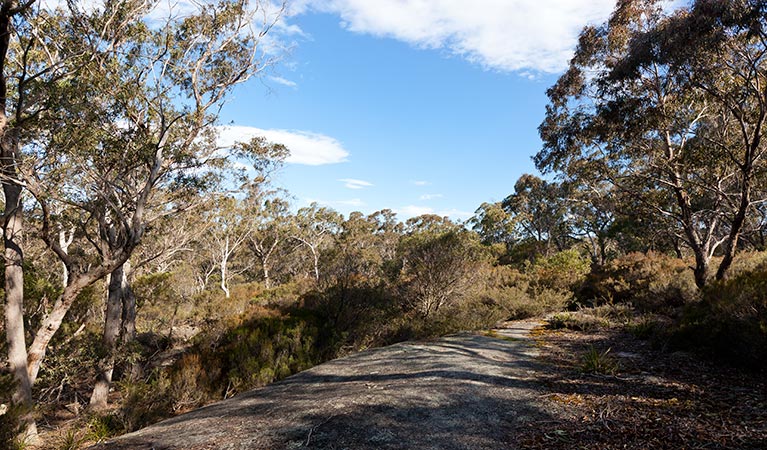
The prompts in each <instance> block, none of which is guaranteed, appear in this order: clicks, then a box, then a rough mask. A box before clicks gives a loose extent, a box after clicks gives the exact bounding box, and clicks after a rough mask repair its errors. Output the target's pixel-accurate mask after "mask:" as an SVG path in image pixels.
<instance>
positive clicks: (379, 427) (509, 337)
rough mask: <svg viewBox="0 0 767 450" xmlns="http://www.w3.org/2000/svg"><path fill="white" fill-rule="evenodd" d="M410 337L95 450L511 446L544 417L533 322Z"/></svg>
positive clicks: (209, 407)
mask: <svg viewBox="0 0 767 450" xmlns="http://www.w3.org/2000/svg"><path fill="white" fill-rule="evenodd" d="M536 325H537V323H534V322H515V323H508V324H506V325H505V326H504V327H503V329H499V330H494V332H493V333H492V334H491V335H490V336H485V335H480V334H470V333H465V334H459V335H453V336H448V337H444V338H440V339H435V340H432V341H424V342H406V343H401V344H396V345H392V346H389V347H384V348H378V349H373V350H368V351H364V352H361V353H357V354H354V355H351V356H348V357H345V358H340V359H337V360H333V361H330V362H327V363H325V364H321V365H319V366H317V367H314V368H312V369H310V370H307V371H304V372H302V373H299V374H297V375H294V376H292V377H289V378H287V379H285V380H283V381H281V382H278V383H275V384H272V385H270V386H267V387H264V388H261V389H256V390H253V391H249V392H246V393H243V394H241V395H238V396H236V397H234V398H231V399H228V400H224V401H221V402H218V403H214V404H211V405H209V406H207V407H204V408H201V409H198V410H195V411H192V412H190V413H187V414H184V415H181V416H178V417H174V418H172V419H169V420H166V421H164V422H160V423H158V424H155V425H152V426H150V427H147V428H144V429H142V430H139V431H137V432H134V433H131V434H128V435H125V436H121V437H119V438H117V439H116V440H114V441H112V442H108V443H105V444H102V445H100V446H97V447H95V448H97V449H106V448H109V449H147V450H148V449H154V450H166V449H168V450H169V449H189V450H202V449H300V448H316V449H410V448H418V449H448V450H451V449H456V450H457V449H510V448H515V447H516V445H515V436H516V434H517V433H516V431H517V430H519V429H520V427H529V426H534V425H535V423H536V422H537V421H540V420H544V421H545V420H549V419H550V417H549V415H548V413H547V412H546V411H544V410H542V409H541V408H540V406H539V402H538V397H539V396H538V393H537V392H538V388H539V385H538V384H537V382H536V381H535V380H536V377H535V374H536V373H537V371H539V370H541V368H540V367H539V366H538V363H537V362H536V361H535V359H534V357H533V355H534V350H535V348H534V345H533V342H532V341H531V340H530V339H529V337H528V334H529V330H530V329H531V328H533V327H534V326H536Z"/></svg>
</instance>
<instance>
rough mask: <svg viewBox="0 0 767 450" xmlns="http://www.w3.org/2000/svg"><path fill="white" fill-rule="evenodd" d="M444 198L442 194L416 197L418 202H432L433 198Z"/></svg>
mask: <svg viewBox="0 0 767 450" xmlns="http://www.w3.org/2000/svg"><path fill="white" fill-rule="evenodd" d="M442 197H444V196H443V195H442V194H424V195H422V196H420V197H418V199H419V200H434V199H435V198H442Z"/></svg>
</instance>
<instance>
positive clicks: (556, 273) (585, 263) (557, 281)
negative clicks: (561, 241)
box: [525, 249, 591, 292]
mask: <svg viewBox="0 0 767 450" xmlns="http://www.w3.org/2000/svg"><path fill="white" fill-rule="evenodd" d="M590 269H591V261H590V260H589V258H587V257H585V256H584V255H582V254H580V252H578V250H576V249H569V250H564V251H561V252H557V253H554V254H553V255H551V256H545V257H541V258H538V259H536V260H535V262H534V263H533V264H529V265H528V267H527V268H526V270H525V273H527V274H528V275H529V276H530V277H531V279H532V281H533V283H534V284H535V286H536V287H537V288H546V289H554V290H558V291H563V292H565V291H571V290H573V289H574V288H576V287H578V286H579V285H580V284H581V283H582V282H583V281H584V279H585V278H586V275H587V274H588V273H589V271H590Z"/></svg>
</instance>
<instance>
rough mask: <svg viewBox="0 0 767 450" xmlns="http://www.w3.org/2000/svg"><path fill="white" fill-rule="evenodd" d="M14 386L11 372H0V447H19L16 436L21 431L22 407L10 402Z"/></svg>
mask: <svg viewBox="0 0 767 450" xmlns="http://www.w3.org/2000/svg"><path fill="white" fill-rule="evenodd" d="M15 388H16V383H15V382H14V380H13V375H12V374H9V373H8V374H6V373H0V448H7V449H14V448H20V444H19V442H18V441H17V439H16V438H17V437H18V435H19V433H20V432H21V424H20V423H19V418H20V416H21V413H22V408H21V407H20V406H17V405H13V404H11V396H12V395H13V391H14V389H15Z"/></svg>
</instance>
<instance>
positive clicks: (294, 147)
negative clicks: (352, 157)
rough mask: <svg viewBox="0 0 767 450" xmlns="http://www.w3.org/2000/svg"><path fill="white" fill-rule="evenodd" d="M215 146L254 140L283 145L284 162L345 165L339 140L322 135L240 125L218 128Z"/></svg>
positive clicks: (227, 145) (346, 156)
mask: <svg viewBox="0 0 767 450" xmlns="http://www.w3.org/2000/svg"><path fill="white" fill-rule="evenodd" d="M218 131H219V138H218V145H219V146H221V147H230V146H232V145H233V144H234V143H235V142H247V141H249V140H251V139H253V138H254V137H256V136H263V137H265V138H266V139H267V140H269V141H271V142H275V143H279V144H283V145H284V146H286V147H287V148H288V150H289V151H290V156H288V157H287V159H286V162H289V163H293V164H305V165H309V166H319V165H323V164H336V163H340V162H344V161H346V160H347V158H348V156H349V152H348V151H346V149H344V147H343V145H342V144H341V143H340V142H338V140H336V139H334V138H332V137H330V136H326V135H324V134H319V133H312V132H309V131H298V130H262V129H260V128H254V127H246V126H239V125H225V126H221V127H218Z"/></svg>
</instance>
